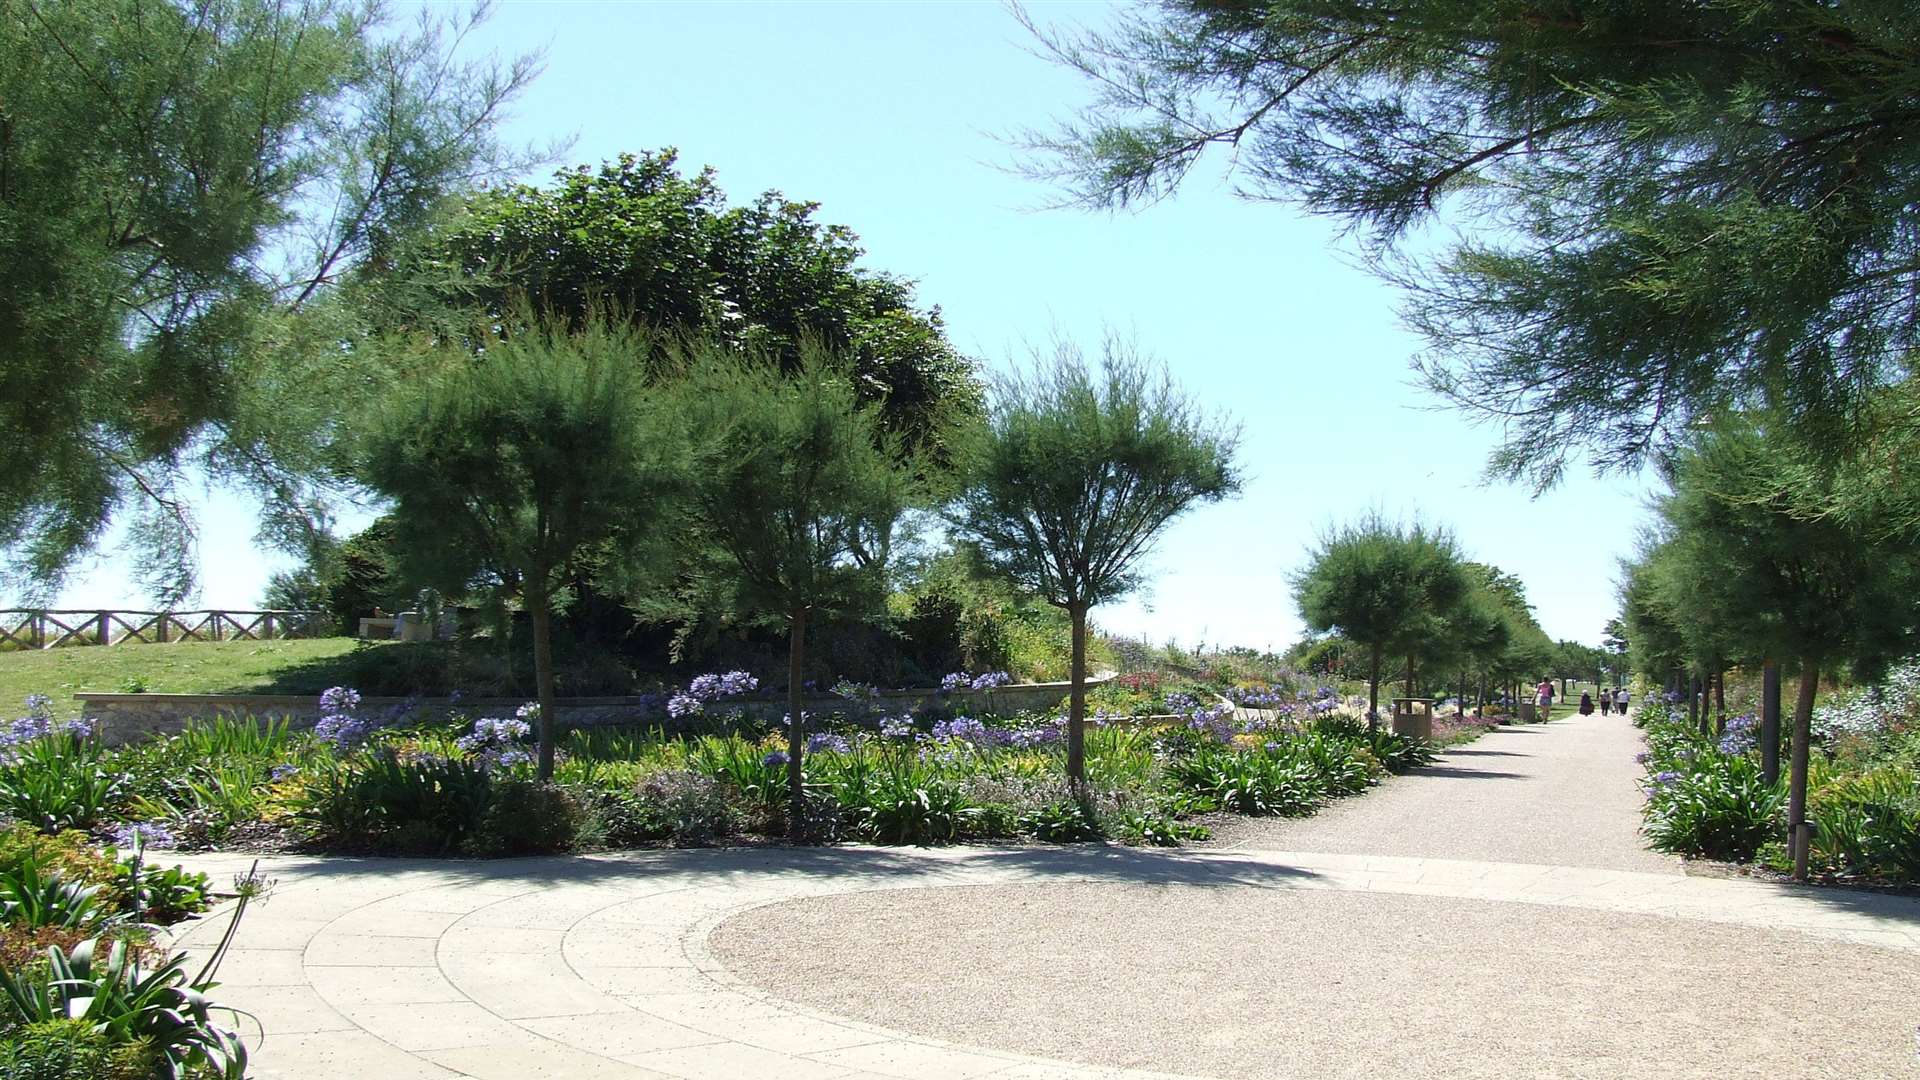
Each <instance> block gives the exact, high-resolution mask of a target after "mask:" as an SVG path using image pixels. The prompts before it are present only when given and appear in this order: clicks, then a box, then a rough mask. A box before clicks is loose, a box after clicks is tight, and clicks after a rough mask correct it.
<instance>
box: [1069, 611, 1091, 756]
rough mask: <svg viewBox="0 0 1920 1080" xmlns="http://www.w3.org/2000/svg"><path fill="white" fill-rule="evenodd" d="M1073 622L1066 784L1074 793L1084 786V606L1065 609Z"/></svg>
mask: <svg viewBox="0 0 1920 1080" xmlns="http://www.w3.org/2000/svg"><path fill="white" fill-rule="evenodd" d="M1067 614H1068V615H1069V616H1071V617H1072V619H1073V662H1072V665H1071V666H1070V667H1069V668H1068V670H1067V783H1069V784H1071V785H1072V786H1073V789H1074V791H1075V793H1079V792H1080V790H1081V789H1082V788H1083V787H1085V785H1086V782H1087V606H1086V605H1085V604H1074V605H1072V606H1069V607H1068V608H1067Z"/></svg>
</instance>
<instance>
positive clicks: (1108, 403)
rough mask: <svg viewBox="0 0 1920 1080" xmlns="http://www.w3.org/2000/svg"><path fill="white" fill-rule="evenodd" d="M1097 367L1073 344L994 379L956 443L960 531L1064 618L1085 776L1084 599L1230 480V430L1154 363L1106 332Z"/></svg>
mask: <svg viewBox="0 0 1920 1080" xmlns="http://www.w3.org/2000/svg"><path fill="white" fill-rule="evenodd" d="M1101 361H1102V363H1101V367H1100V370H1099V371H1098V372H1095V371H1093V370H1091V369H1090V368H1089V367H1088V365H1087V363H1086V361H1085V359H1084V357H1083V356H1082V354H1081V352H1080V350H1079V349H1077V348H1075V347H1074V346H1072V345H1070V344H1066V343H1062V344H1061V345H1059V346H1058V347H1057V348H1056V350H1055V352H1054V355H1053V357H1052V358H1051V360H1039V361H1037V362H1036V364H1035V365H1034V367H1033V368H1032V370H1030V371H1026V372H1023V373H1019V374H1015V375H1012V376H1009V377H1006V378H1003V379H1001V380H999V382H998V383H997V384H996V385H995V387H994V394H993V399H992V402H991V404H990V405H989V406H988V414H987V419H986V422H985V424H984V425H983V427H982V428H981V430H980V431H979V432H978V433H977V437H976V438H975V440H974V441H973V442H972V443H971V445H969V446H968V449H967V452H966V454H965V455H964V456H963V463H964V464H963V472H964V475H965V477H966V480H965V490H964V492H963V494H962V495H961V496H960V497H959V499H958V500H957V501H956V502H955V504H954V506H953V507H952V508H951V511H950V520H951V523H952V525H953V528H954V531H955V533H956V535H957V536H958V538H960V539H961V540H962V541H963V542H965V543H968V544H970V545H971V546H972V547H973V548H974V549H975V550H976V551H977V552H978V553H979V554H980V556H981V557H982V558H983V559H984V561H985V562H986V564H987V565H988V566H989V567H991V568H993V569H994V570H996V571H997V572H999V573H1000V574H1002V575H1004V576H1005V577H1006V578H1007V579H1009V580H1010V581H1012V582H1013V583H1014V584H1015V585H1017V586H1018V587H1020V588H1022V589H1025V590H1028V591H1030V592H1032V593H1033V594H1035V595H1037V596H1039V597H1040V598H1041V599H1043V600H1045V601H1046V602H1047V603H1049V604H1053V605H1054V606H1056V607H1059V608H1063V609H1065V611H1066V612H1067V614H1068V616H1069V617H1070V618H1071V620H1072V626H1073V629H1072V634H1073V649H1072V656H1073V659H1072V669H1071V673H1070V675H1069V678H1070V680H1071V690H1070V692H1069V695H1068V699H1067V700H1068V705H1067V776H1068V778H1069V779H1070V780H1071V781H1073V782H1074V783H1075V784H1079V783H1080V782H1082V781H1084V780H1085V778H1086V711H1087V686H1086V684H1087V612H1088V611H1089V610H1090V609H1092V608H1093V607H1094V606H1095V605H1097V604H1102V603H1107V602H1109V601H1113V600H1117V599H1119V598H1121V597H1123V596H1125V595H1127V594H1128V593H1130V592H1132V591H1133V590H1134V589H1135V588H1136V587H1137V586H1138V585H1139V584H1140V577H1139V570H1140V562H1141V559H1142V558H1143V557H1144V556H1145V555H1146V554H1147V552H1148V551H1149V550H1150V549H1151V548H1152V546H1153V543H1154V541H1155V540H1157V539H1158V538H1159V537H1160V535H1161V534H1162V533H1163V532H1164V531H1165V530H1166V528H1167V526H1168V525H1169V524H1171V523H1172V522H1173V521H1174V519H1175V518H1178V517H1179V516H1180V515H1182V514H1184V513H1185V512H1186V511H1188V510H1189V509H1191V508H1193V507H1194V506H1196V505H1198V504H1201V503H1208V502H1216V501H1219V500H1220V499H1223V498H1226V497H1227V496H1229V495H1232V494H1234V493H1236V492H1237V491H1239V489H1240V475H1239V472H1238V471H1237V470H1236V469H1235V467H1234V463H1233V457H1234V452H1235V450H1236V449H1237V447H1238V443H1239V431H1238V429H1237V428H1234V427H1232V426H1231V425H1226V424H1223V423H1222V422H1221V421H1220V420H1219V419H1218V418H1216V417H1213V416H1210V415H1208V414H1206V413H1205V412H1203V411H1201V410H1200V409H1199V408H1197V407H1196V406H1195V405H1194V404H1193V403H1192V402H1191V401H1190V400H1189V399H1188V398H1187V397H1186V396H1185V395H1184V394H1183V393H1182V392H1181V391H1180V390H1179V389H1178V388H1177V387H1175V386H1174V384H1173V382H1172V380H1171V378H1170V377H1169V376H1168V375H1167V374H1166V372H1165V370H1164V369H1162V368H1160V367H1158V366H1156V365H1153V364H1150V363H1148V362H1147V361H1146V360H1145V359H1143V358H1142V357H1141V356H1140V355H1139V354H1138V353H1137V352H1136V351H1134V350H1133V349H1132V347H1130V346H1128V345H1126V344H1124V343H1122V342H1120V341H1118V340H1115V339H1113V338H1109V339H1108V340H1107V341H1106V343H1105V347H1104V349H1103V352H1102V356H1101Z"/></svg>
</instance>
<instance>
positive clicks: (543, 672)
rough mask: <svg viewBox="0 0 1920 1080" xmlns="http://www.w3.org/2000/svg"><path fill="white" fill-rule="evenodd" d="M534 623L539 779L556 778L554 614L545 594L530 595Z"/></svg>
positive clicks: (530, 614)
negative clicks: (554, 739)
mask: <svg viewBox="0 0 1920 1080" xmlns="http://www.w3.org/2000/svg"><path fill="white" fill-rule="evenodd" d="M527 616H528V618H529V619H530V620H531V621H532V623H533V685H534V694H535V696H536V697H537V698H539V701H540V779H542V780H551V779H553V729H554V724H553V720H554V717H553V713H554V703H553V698H554V691H553V615H552V610H551V607H550V601H549V600H548V599H547V597H546V596H544V595H539V594H536V595H533V596H529V597H527Z"/></svg>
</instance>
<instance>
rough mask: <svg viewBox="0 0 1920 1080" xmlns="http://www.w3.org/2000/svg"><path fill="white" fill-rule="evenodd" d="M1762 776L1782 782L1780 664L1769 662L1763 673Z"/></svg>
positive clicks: (1761, 712)
mask: <svg viewBox="0 0 1920 1080" xmlns="http://www.w3.org/2000/svg"><path fill="white" fill-rule="evenodd" d="M1760 775H1761V776H1762V777H1764V778H1765V779H1766V781H1767V783H1769V784H1777V783H1779V782H1780V663H1779V661H1777V660H1769V661H1767V663H1766V667H1765V668H1763V669H1762V671H1761V687H1760Z"/></svg>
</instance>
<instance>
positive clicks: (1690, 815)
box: [1643, 727, 1786, 862]
mask: <svg viewBox="0 0 1920 1080" xmlns="http://www.w3.org/2000/svg"><path fill="white" fill-rule="evenodd" d="M1649 746H1650V748H1651V749H1650V751H1649V754H1650V760H1649V763H1648V765H1647V770H1648V772H1649V774H1651V776H1652V777H1653V779H1652V780H1651V781H1650V783H1649V785H1648V788H1647V805H1646V808H1645V810H1644V811H1643V812H1644V814H1645V817H1646V825H1645V828H1646V833H1647V838H1648V839H1649V840H1650V841H1652V843H1653V846H1655V847H1657V848H1659V849H1661V850H1662V851H1671V852H1673V853H1675V854H1677V855H1699V856H1705V857H1707V858H1712V859H1731V860H1735V861H1741V862H1744V861H1746V860H1749V859H1751V858H1753V856H1754V854H1755V853H1756V852H1758V851H1759V850H1760V847H1761V845H1763V844H1765V843H1766V842H1767V841H1768V840H1770V839H1772V838H1774V837H1775V836H1776V835H1778V833H1779V831H1780V827H1781V809H1782V807H1783V806H1784V804H1785V799H1786V789H1785V787H1784V786H1783V785H1780V784H1768V783H1767V782H1766V781H1765V779H1764V778H1763V777H1762V776H1761V774H1760V765H1759V763H1758V762H1756V761H1754V760H1753V759H1751V758H1749V757H1746V756H1734V755H1727V754H1722V753H1720V752H1719V751H1718V750H1717V749H1716V748H1715V747H1714V745H1713V744H1712V743H1711V742H1709V741H1707V740H1705V739H1702V738H1699V737H1698V736H1695V735H1691V734H1689V733H1688V732H1685V731H1682V730H1680V729H1678V728H1674V727H1667V728H1665V729H1662V730H1661V731H1660V732H1659V734H1658V735H1657V736H1650V738H1649Z"/></svg>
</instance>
